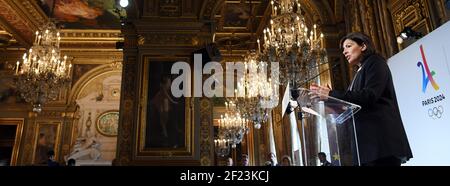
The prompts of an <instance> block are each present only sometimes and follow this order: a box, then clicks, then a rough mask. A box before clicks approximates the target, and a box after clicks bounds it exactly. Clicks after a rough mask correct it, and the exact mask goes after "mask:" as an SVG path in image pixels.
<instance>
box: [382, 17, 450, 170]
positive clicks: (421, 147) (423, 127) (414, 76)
mask: <svg viewBox="0 0 450 186" xmlns="http://www.w3.org/2000/svg"><path fill="white" fill-rule="evenodd" d="M449 57H450V22H448V23H446V24H445V25H442V26H441V27H439V28H438V29H436V30H435V31H433V32H432V33H430V34H428V35H426V36H425V37H424V38H422V39H420V40H418V41H417V42H415V43H414V44H412V45H410V46H409V47H408V48H406V49H404V50H403V51H401V52H400V53H398V54H397V55H395V56H393V57H392V58H390V59H389V60H388V64H389V67H390V69H391V72H392V76H393V79H394V86H395V91H396V94H397V99H398V104H399V106H400V113H401V116H402V120H403V124H404V126H405V130H406V133H407V135H408V140H409V143H410V145H411V149H412V152H413V156H414V157H413V158H412V159H411V160H410V161H409V162H408V163H407V164H406V165H446V166H448V165H450V102H449V99H450V97H448V96H450V92H449V91H450V90H449V88H450V68H449V66H450V61H449Z"/></svg>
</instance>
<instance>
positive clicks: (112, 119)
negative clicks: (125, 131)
mask: <svg viewBox="0 0 450 186" xmlns="http://www.w3.org/2000/svg"><path fill="white" fill-rule="evenodd" d="M118 127H119V111H117V110H116V111H107V112H104V113H102V114H100V116H98V118H97V123H96V128H97V131H98V132H99V133H100V134H102V135H104V136H110V137H113V136H117V129H118Z"/></svg>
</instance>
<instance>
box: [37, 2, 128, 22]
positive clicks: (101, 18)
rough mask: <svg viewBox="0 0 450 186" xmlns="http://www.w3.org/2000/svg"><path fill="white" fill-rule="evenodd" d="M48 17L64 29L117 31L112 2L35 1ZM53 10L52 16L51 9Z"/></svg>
mask: <svg viewBox="0 0 450 186" xmlns="http://www.w3.org/2000/svg"><path fill="white" fill-rule="evenodd" d="M37 1H38V4H39V6H40V7H41V8H42V10H44V12H45V13H46V14H47V16H49V17H53V18H55V19H56V20H57V21H58V22H59V24H61V25H62V27H63V28H66V29H119V28H120V20H119V15H118V14H117V13H116V12H115V10H116V3H115V1H114V0H37ZM53 1H55V4H54V10H53V15H52V7H53Z"/></svg>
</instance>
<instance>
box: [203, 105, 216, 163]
mask: <svg viewBox="0 0 450 186" xmlns="http://www.w3.org/2000/svg"><path fill="white" fill-rule="evenodd" d="M200 122H201V123H200V165H202V166H211V165H214V145H213V144H214V143H213V138H214V134H213V133H212V128H213V118H212V102H211V100H210V99H208V98H201V99H200Z"/></svg>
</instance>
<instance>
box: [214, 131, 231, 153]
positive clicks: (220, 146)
mask: <svg viewBox="0 0 450 186" xmlns="http://www.w3.org/2000/svg"><path fill="white" fill-rule="evenodd" d="M219 136H220V135H219ZM214 148H215V151H216V154H217V155H218V156H221V157H225V156H227V155H228V154H230V150H231V149H230V141H229V139H223V138H220V137H219V138H218V139H215V140H214Z"/></svg>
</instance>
